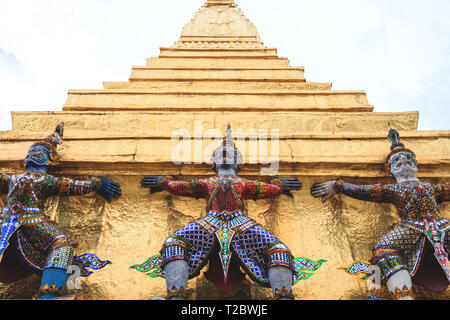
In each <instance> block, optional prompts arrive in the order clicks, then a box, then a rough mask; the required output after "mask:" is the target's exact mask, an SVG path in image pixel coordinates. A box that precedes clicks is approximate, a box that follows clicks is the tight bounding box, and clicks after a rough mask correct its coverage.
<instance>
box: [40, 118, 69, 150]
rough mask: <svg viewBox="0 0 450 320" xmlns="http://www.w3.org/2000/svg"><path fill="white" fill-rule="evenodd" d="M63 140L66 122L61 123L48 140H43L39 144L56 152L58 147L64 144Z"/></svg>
mask: <svg viewBox="0 0 450 320" xmlns="http://www.w3.org/2000/svg"><path fill="white" fill-rule="evenodd" d="M63 138H64V122H61V123H60V124H58V125H57V126H56V129H55V131H54V132H53V133H52V134H51V135H49V136H48V137H47V138H45V139H44V140H42V141H41V142H40V143H39V144H41V145H44V146H46V147H48V148H50V149H52V150H54V151H56V148H57V147H58V145H60V144H62V143H63Z"/></svg>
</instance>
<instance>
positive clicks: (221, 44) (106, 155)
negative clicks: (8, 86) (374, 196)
mask: <svg viewBox="0 0 450 320" xmlns="http://www.w3.org/2000/svg"><path fill="white" fill-rule="evenodd" d="M348 67H349V68H351V67H352V66H348ZM304 71H305V70H304V68H303V67H292V66H290V64H289V59H288V58H284V57H279V56H278V54H277V49H275V48H268V47H266V46H265V45H264V43H263V42H262V40H261V37H260V35H259V33H258V30H257V28H256V27H255V26H254V25H253V24H252V23H251V22H250V21H249V20H248V19H247V18H246V17H245V16H244V14H243V13H242V11H241V10H240V9H239V7H238V6H237V4H236V3H235V2H234V1H233V0H207V1H206V3H205V4H204V5H203V6H202V7H201V9H200V10H199V11H198V12H197V13H196V14H195V16H194V18H193V19H192V20H191V21H189V22H188V23H187V24H186V25H185V26H184V28H183V30H182V32H181V36H180V38H179V40H178V41H176V42H175V44H174V45H173V46H172V47H168V48H160V55H159V56H158V57H153V58H149V59H147V62H146V65H145V66H135V67H133V68H132V71H131V75H130V78H129V79H128V81H127V82H104V83H103V89H101V90H89V89H88V90H69V92H68V98H67V101H66V102H65V104H64V105H63V107H62V111H60V112H13V113H12V119H13V129H12V131H8V132H0V162H1V165H2V170H5V171H7V172H10V173H16V172H19V171H21V170H23V159H24V156H25V155H26V152H27V150H28V147H29V146H30V145H31V144H32V143H34V142H36V141H39V140H40V139H41V138H42V137H43V136H46V135H47V134H48V132H49V131H52V130H53V129H54V128H55V125H56V124H58V123H59V122H61V121H64V122H65V141H64V144H63V145H62V146H61V147H60V149H59V150H61V158H62V163H61V165H60V166H59V167H58V169H57V171H56V172H53V173H54V174H55V175H59V174H61V175H62V174H64V175H66V176H72V177H74V178H83V177H86V176H91V175H96V176H104V177H106V178H109V179H112V180H114V181H117V182H119V183H120V184H121V186H122V191H123V196H122V197H121V198H120V199H118V200H115V201H113V202H112V203H111V204H108V203H106V202H105V201H104V200H103V199H101V198H100V197H98V196H96V195H95V194H94V195H91V196H89V197H79V198H78V197H77V198H55V199H50V200H49V203H48V207H49V208H51V209H50V210H49V211H48V212H47V215H49V216H50V217H51V218H52V219H53V220H55V221H57V222H58V224H59V226H60V227H62V228H63V229H64V230H66V231H67V232H68V234H69V235H71V237H72V238H73V240H75V241H78V243H79V250H81V251H89V252H94V253H95V254H98V255H99V256H101V257H105V258H107V259H108V260H111V261H112V264H111V265H110V266H108V267H106V268H105V269H103V270H102V271H101V272H98V273H96V274H95V275H93V276H92V277H90V278H88V279H87V280H86V281H85V282H82V286H83V287H84V288H87V289H89V291H90V298H92V299H138V300H142V299H148V298H150V297H157V296H163V295H164V294H165V281H164V279H151V278H149V277H146V276H145V275H143V274H140V273H138V272H136V271H134V270H132V269H130V268H129V267H130V266H131V265H132V264H135V263H137V262H140V261H144V260H145V259H147V258H148V257H149V256H150V255H152V254H154V253H157V252H158V251H159V250H160V246H161V244H162V243H163V241H164V240H165V239H166V237H167V236H168V235H169V234H170V233H172V232H173V231H175V230H177V229H178V228H179V227H181V226H183V225H185V224H187V223H188V222H190V221H192V220H194V219H197V218H199V217H200V216H201V215H202V214H203V212H204V207H205V201H204V200H202V199H200V200H195V199H184V198H178V197H172V196H170V195H169V194H168V193H160V194H155V195H150V194H149V191H148V190H146V189H142V188H141V187H140V184H139V182H140V181H141V179H142V177H143V176H144V175H161V174H170V175H172V176H174V177H177V176H180V175H182V176H183V178H189V177H198V176H208V175H211V174H212V173H213V172H212V171H211V167H210V165H209V164H208V163H206V162H205V161H199V162H198V161H196V160H198V159H196V158H197V155H194V154H193V153H182V154H181V155H180V157H179V158H178V159H177V161H179V162H180V163H174V161H173V160H174V158H173V150H174V148H176V146H177V145H178V144H179V143H180V141H179V140H177V139H174V132H178V131H179V130H180V129H183V130H184V132H188V133H190V136H189V137H188V138H187V143H188V145H191V146H194V148H195V144H197V146H198V144H199V143H200V149H202V150H206V149H207V145H208V144H210V143H211V142H210V141H208V139H211V138H213V137H212V136H208V134H209V133H208V132H209V131H208V130H211V129H216V130H219V131H220V132H222V133H223V132H224V130H225V128H226V126H227V124H231V126H232V127H233V128H240V129H242V130H241V133H237V138H238V139H239V140H240V141H241V143H242V145H244V146H245V148H244V149H246V150H249V149H251V147H250V143H251V140H252V138H255V136H252V134H255V133H258V131H259V130H265V131H267V132H268V133H270V132H271V130H274V129H275V130H277V138H278V141H279V146H278V151H279V152H278V153H277V154H276V160H277V163H278V172H276V173H275V174H274V175H276V176H280V177H285V176H289V177H297V178H298V179H299V180H301V181H302V183H303V184H304V187H303V189H302V190H301V191H299V192H294V193H293V194H294V197H293V198H289V197H286V196H282V197H281V198H280V199H278V200H267V201H266V200H264V201H259V202H248V204H247V206H248V215H249V216H250V217H252V218H254V219H256V220H257V221H258V222H260V223H261V224H263V225H264V226H265V227H266V228H267V229H268V230H270V231H271V232H273V233H274V234H275V235H276V236H278V237H279V238H280V239H282V241H283V242H284V243H285V244H286V245H288V246H289V248H290V249H291V250H292V252H293V253H294V254H295V255H296V256H306V257H310V258H313V259H326V260H327V262H326V263H325V264H324V265H323V266H322V267H321V269H320V270H319V271H318V272H316V273H315V274H314V275H313V276H312V277H311V278H310V279H308V280H307V281H302V282H300V283H299V284H297V285H296V286H295V287H294V294H295V296H296V298H297V299H365V298H366V287H365V285H364V283H359V282H358V281H356V280H354V279H353V278H351V277H350V276H348V275H346V274H345V273H344V272H342V271H340V270H338V267H340V266H343V265H348V264H350V263H351V262H352V261H354V260H355V259H365V258H367V257H370V256H371V248H372V246H373V244H374V242H375V241H376V239H378V238H379V237H380V236H381V235H382V234H383V233H384V232H385V231H386V229H387V228H388V227H389V226H390V225H392V224H393V223H395V222H397V221H399V217H398V216H397V214H396V210H395V208H394V207H393V206H391V205H385V204H375V203H365V202H358V201H357V200H352V199H350V198H346V197H340V196H336V197H334V198H333V199H332V200H331V201H329V202H327V203H325V204H323V203H322V202H321V201H320V199H315V198H313V197H312V196H311V195H310V192H309V190H310V188H311V185H312V184H313V183H315V182H321V181H326V180H329V179H335V178H338V177H342V178H344V179H346V181H349V182H353V183H375V182H378V183H379V182H389V181H393V178H391V177H390V175H389V174H387V173H386V172H385V171H384V160H385V157H386V155H387V154H388V153H389V152H388V151H389V146H390V143H389V141H388V139H387V131H388V128H389V126H392V127H394V128H395V129H396V130H398V131H399V132H400V133H401V136H402V141H404V142H405V144H407V145H408V147H409V148H411V149H413V150H414V151H415V152H416V154H417V157H418V161H419V165H420V166H419V169H420V174H419V177H420V178H421V179H423V180H424V181H430V182H443V181H449V180H450V131H418V130H417V127H418V120H419V113H418V112H401V113H397V112H386V113H379V112H374V107H373V106H372V105H370V103H369V102H368V99H367V97H366V93H365V92H364V91H338V90H332V84H331V83H317V82H308V81H307V80H306V78H305V72H304ZM387 72H388V71H387ZM199 124H201V130H198V128H199ZM246 132H247V135H246ZM222 136H223V135H222ZM217 144H220V141H219V140H218V141H217ZM217 144H216V146H217ZM206 153H207V152H206V151H205V154H206ZM210 155H211V153H209V154H208V156H210ZM274 157H275V155H274V154H271V155H270V156H269V157H268V158H270V159H272V160H273V159H274ZM204 158H206V155H202V159H204ZM245 158H246V163H247V165H244V167H243V170H242V172H241V175H242V176H244V177H247V178H249V179H256V178H259V179H262V180H264V179H266V177H265V175H264V174H262V173H261V170H260V167H261V166H264V165H265V166H267V164H268V163H267V161H266V162H263V161H262V160H261V159H259V158H257V157H254V155H252V154H251V152H246V155H245ZM269 178H270V177H267V179H269ZM0 202H1V201H0ZM0 204H2V203H0ZM441 213H442V214H443V215H444V216H445V217H447V218H450V205H442V206H441ZM205 270H206V269H205ZM189 286H190V290H189V292H188V293H189V294H190V296H191V297H192V298H193V299H270V297H271V292H270V290H269V289H265V288H260V287H258V286H256V285H255V284H254V283H253V282H251V281H250V280H249V279H246V280H245V281H244V282H243V283H242V284H241V285H240V286H239V287H238V288H236V289H235V290H233V291H231V292H227V293H224V292H220V291H219V290H217V289H216V288H215V287H214V286H213V284H211V283H210V282H208V281H207V280H206V279H205V278H204V276H203V275H201V276H200V277H198V278H196V279H194V280H191V281H190V283H189ZM38 287H39V279H38V277H36V276H32V277H30V278H28V279H25V280H22V281H20V282H18V283H14V284H11V285H0V293H1V297H2V298H25V299H26V298H30V297H31V295H32V294H33V293H34V292H36V291H37V289H38ZM418 293H419V296H420V297H433V298H439V297H442V298H449V297H450V294H449V292H448V291H447V292H445V293H444V294H442V295H439V296H437V295H430V294H428V293H427V292H420V291H419V292H418Z"/></svg>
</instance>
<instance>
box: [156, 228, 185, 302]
mask: <svg viewBox="0 0 450 320" xmlns="http://www.w3.org/2000/svg"><path fill="white" fill-rule="evenodd" d="M188 248H189V246H188V244H187V243H186V242H185V241H183V240H181V239H180V238H179V237H175V236H170V237H169V238H168V239H167V240H166V241H165V242H164V245H163V249H162V251H163V265H162V268H163V270H164V276H165V278H166V286H167V299H168V300H186V299H187V294H186V290H187V283H188V279H189V265H188V263H187V261H186V260H187V257H188V254H189V253H188V251H189V249H188Z"/></svg>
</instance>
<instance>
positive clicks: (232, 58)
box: [63, 1, 373, 112]
mask: <svg viewBox="0 0 450 320" xmlns="http://www.w3.org/2000/svg"><path fill="white" fill-rule="evenodd" d="M63 110H65V111H74V110H85V111H87V110H95V111H107V110H142V111H143V110H146V111H162V110H165V111H207V110H209V111H267V112H277V111H293V112H295V111H314V112H336V111H349V112H370V111H372V110H373V106H371V105H370V104H369V102H368V100H367V97H366V93H365V92H364V91H335V90H331V84H330V83H315V82H312V83H311V82H307V81H306V78H305V69H304V68H303V67H291V66H290V65H289V60H288V59H287V58H280V57H278V54H277V50H276V49H272V48H266V47H265V46H264V44H263V42H262V41H261V38H260V36H259V33H258V30H257V29H256V27H255V26H254V25H253V24H252V23H251V22H250V21H249V20H248V19H247V18H246V17H245V16H244V15H243V13H242V12H241V10H240V9H239V8H238V7H237V6H236V4H235V3H234V2H233V1H207V3H206V4H205V5H204V6H203V7H202V8H201V9H200V10H199V11H198V12H197V14H196V15H195V17H194V18H193V19H192V20H191V21H190V22H189V23H187V24H186V26H185V27H184V28H183V31H182V33H181V36H180V39H179V41H177V42H176V43H175V45H174V46H173V47H171V48H161V53H160V56H159V57H157V58H149V59H148V60H147V64H146V65H145V66H140V67H133V69H132V72H131V75H130V78H129V81H128V82H106V83H104V89H103V90H70V91H69V95H68V99H67V101H66V103H65V105H64V107H63Z"/></svg>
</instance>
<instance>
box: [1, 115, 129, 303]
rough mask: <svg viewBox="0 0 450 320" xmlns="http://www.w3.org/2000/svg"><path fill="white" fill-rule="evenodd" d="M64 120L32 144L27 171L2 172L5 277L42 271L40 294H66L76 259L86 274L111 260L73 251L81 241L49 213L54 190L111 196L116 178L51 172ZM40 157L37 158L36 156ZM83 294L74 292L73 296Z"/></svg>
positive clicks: (16, 277)
mask: <svg viewBox="0 0 450 320" xmlns="http://www.w3.org/2000/svg"><path fill="white" fill-rule="evenodd" d="M62 130H63V125H62V124H61V125H59V126H58V127H57V130H56V131H55V133H54V134H53V135H51V136H50V137H48V138H46V139H45V140H43V142H41V143H38V144H35V145H33V146H32V147H31V148H30V151H29V154H28V156H27V158H26V160H25V165H26V167H27V169H28V171H27V172H25V173H22V174H15V175H7V174H1V175H0V192H1V193H2V194H4V195H6V203H5V206H4V208H3V209H2V211H1V213H0V223H1V239H0V255H1V259H2V261H1V263H0V282H3V283H11V282H15V281H17V280H19V279H22V278H24V277H26V276H28V275H29V274H31V273H32V272H35V273H38V274H40V275H42V283H41V290H40V294H39V297H40V298H43V299H52V298H57V297H62V296H63V295H64V293H63V289H64V288H63V287H64V284H65V282H66V279H67V269H68V268H69V267H70V266H72V265H74V266H78V267H79V268H80V272H81V274H80V275H81V276H84V277H86V276H88V275H90V274H91V273H92V271H91V270H98V269H101V268H103V267H104V266H106V265H107V264H109V263H110V262H109V261H102V260H100V259H99V258H98V257H96V256H95V255H93V254H82V255H79V256H74V249H75V247H76V243H75V242H73V241H71V240H70V239H69V237H68V236H67V235H66V234H65V233H64V232H62V231H61V230H59V228H58V227H56V226H55V224H54V223H52V222H50V221H49V220H48V217H47V216H46V215H45V213H44V209H45V208H44V205H45V201H46V200H47V199H48V198H49V197H53V196H79V195H85V194H88V193H91V192H99V193H101V194H104V195H105V196H106V197H107V198H108V199H107V200H110V198H109V197H110V196H118V195H119V193H120V189H119V187H118V185H115V186H114V188H115V189H116V190H117V193H114V194H113V193H111V192H110V190H109V188H111V187H112V185H111V184H112V182H110V181H108V180H106V179H103V178H91V179H88V180H82V181H79V180H72V179H69V178H64V177H54V176H52V175H49V174H48V173H47V171H48V169H49V167H50V166H53V165H56V164H57V163H58V161H59V155H58V153H57V152H56V145H57V144H58V143H61V142H62ZM34 158H35V160H34ZM65 298H72V299H78V298H80V296H79V295H77V294H75V295H73V296H70V297H65Z"/></svg>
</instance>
